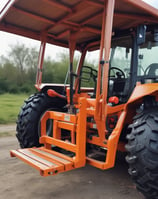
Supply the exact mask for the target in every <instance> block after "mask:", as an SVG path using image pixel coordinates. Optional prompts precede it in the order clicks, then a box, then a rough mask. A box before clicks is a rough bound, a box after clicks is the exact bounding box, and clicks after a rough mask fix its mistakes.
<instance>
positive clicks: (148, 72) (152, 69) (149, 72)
mask: <svg viewBox="0 0 158 199" xmlns="http://www.w3.org/2000/svg"><path fill="white" fill-rule="evenodd" d="M157 70H158V63H153V64H150V65H149V66H148V67H147V68H146V69H145V71H144V75H145V76H151V77H152V76H153V77H154V76H156V72H157Z"/></svg>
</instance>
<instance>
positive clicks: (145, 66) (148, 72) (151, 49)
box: [137, 33, 158, 79]
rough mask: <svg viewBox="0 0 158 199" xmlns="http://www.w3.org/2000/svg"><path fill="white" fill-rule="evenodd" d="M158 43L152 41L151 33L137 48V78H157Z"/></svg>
mask: <svg viewBox="0 0 158 199" xmlns="http://www.w3.org/2000/svg"><path fill="white" fill-rule="evenodd" d="M157 52H158V42H156V41H154V35H153V33H150V34H148V35H147V37H146V42H145V44H143V45H142V46H140V48H139V54H138V72H137V74H138V76H142V77H143V76H144V77H145V78H152V79H154V78H158V55H157Z"/></svg>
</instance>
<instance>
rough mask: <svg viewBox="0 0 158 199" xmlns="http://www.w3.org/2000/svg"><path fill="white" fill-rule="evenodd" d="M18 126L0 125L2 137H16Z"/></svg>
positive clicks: (0, 135)
mask: <svg viewBox="0 0 158 199" xmlns="http://www.w3.org/2000/svg"><path fill="white" fill-rule="evenodd" d="M15 131H16V124H9V125H0V137H8V136H15Z"/></svg>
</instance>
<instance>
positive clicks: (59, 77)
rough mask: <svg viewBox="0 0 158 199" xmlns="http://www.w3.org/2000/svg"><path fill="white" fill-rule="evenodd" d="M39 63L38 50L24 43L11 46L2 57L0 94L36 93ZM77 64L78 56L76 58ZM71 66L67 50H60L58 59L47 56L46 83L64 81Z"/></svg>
mask: <svg viewBox="0 0 158 199" xmlns="http://www.w3.org/2000/svg"><path fill="white" fill-rule="evenodd" d="M37 64H38V50H37V49H36V48H34V47H32V48H28V47H26V46H25V45H24V44H16V45H14V46H10V50H9V52H8V54H7V55H6V56H1V57H0V94H2V93H5V92H9V93H34V92H35V88H34V84H35V80H36V72H37ZM74 65H75V66H76V65H77V58H75V60H74ZM68 66H69V56H68V53H67V52H64V51H63V52H60V53H59V55H58V59H57V60H52V59H51V57H46V58H45V60H44V64H43V78H42V82H43V83H44V82H45V83H64V80H65V76H66V73H67V70H68Z"/></svg>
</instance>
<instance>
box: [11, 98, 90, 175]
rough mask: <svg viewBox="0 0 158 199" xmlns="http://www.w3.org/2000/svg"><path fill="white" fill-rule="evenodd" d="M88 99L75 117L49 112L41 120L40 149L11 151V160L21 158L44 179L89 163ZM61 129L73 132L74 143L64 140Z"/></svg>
mask: <svg viewBox="0 0 158 199" xmlns="http://www.w3.org/2000/svg"><path fill="white" fill-rule="evenodd" d="M86 102H87V101H86V99H85V98H81V99H80V100H79V107H78V108H79V112H78V113H77V114H76V115H75V114H68V113H61V112H54V111H47V112H46V113H45V114H44V116H43V118H42V120H41V137H40V143H42V144H43V145H44V146H43V147H40V148H26V149H17V150H11V151H10V154H11V157H17V158H19V159H21V160H22V161H24V162H25V163H27V164H29V165H30V166H32V167H33V168H35V169H37V170H39V172H40V174H41V175H42V176H49V175H55V174H58V173H61V172H65V171H69V170H72V169H75V168H79V167H83V166H85V164H86V119H87V116H86ZM48 119H52V120H53V137H49V136H47V135H46V122H47V120H48ZM61 129H66V130H69V131H70V136H71V141H70V142H67V141H65V140H62V139H61ZM52 145H54V146H56V147H59V148H61V149H63V150H66V151H69V152H72V153H73V154H74V156H73V157H70V156H68V155H65V154H63V153H61V152H57V151H55V150H53V149H52Z"/></svg>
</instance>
